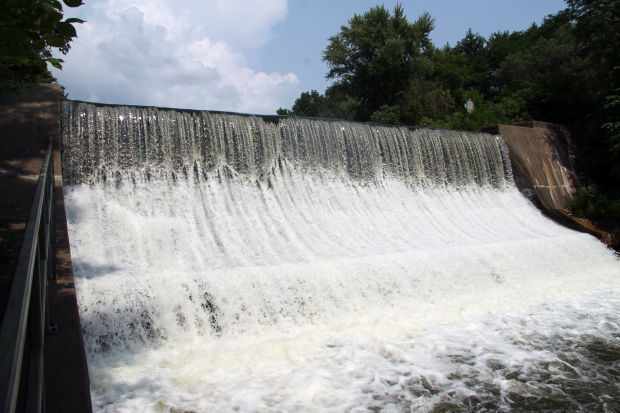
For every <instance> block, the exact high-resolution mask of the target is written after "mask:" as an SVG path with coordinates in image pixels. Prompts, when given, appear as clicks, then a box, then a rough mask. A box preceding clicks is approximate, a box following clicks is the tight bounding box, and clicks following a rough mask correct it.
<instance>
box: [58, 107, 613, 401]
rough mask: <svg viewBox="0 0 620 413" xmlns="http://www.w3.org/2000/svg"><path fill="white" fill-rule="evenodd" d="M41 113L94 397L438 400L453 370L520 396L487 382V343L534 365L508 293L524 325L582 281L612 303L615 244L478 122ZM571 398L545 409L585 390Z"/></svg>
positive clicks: (567, 298) (452, 384)
mask: <svg viewBox="0 0 620 413" xmlns="http://www.w3.org/2000/svg"><path fill="white" fill-rule="evenodd" d="M62 113H63V115H62V145H63V154H62V162H63V182H64V186H65V196H66V205H67V215H68V221H69V233H70V241H71V253H72V257H73V265H74V271H75V274H76V284H77V289H78V300H79V307H80V315H81V320H82V326H83V330H84V338H85V342H86V347H87V352H88V355H89V363H90V366H91V367H90V368H91V376H92V377H91V378H92V380H93V400H94V401H95V406H96V408H97V409H100V410H102V411H103V410H109V411H116V410H119V409H120V410H122V409H123V408H129V409H131V406H134V407H135V406H142V407H144V403H146V405H147V406H150V407H148V408H147V410H149V409H151V408H152V410H153V411H184V409H185V410H186V411H213V410H220V409H222V408H229V409H232V408H233V407H235V406H236V407H237V408H238V410H242V411H256V410H259V411H291V410H328V411H329V410H332V411H343V410H350V409H353V408H354V407H356V406H357V407H359V406H365V408H366V409H369V410H372V409H384V408H387V407H388V406H396V407H398V408H402V409H409V408H412V407H414V408H429V409H430V408H431V407H432V406H435V405H438V406H441V403H444V404H445V406H448V407H446V408H448V409H450V408H454V409H458V408H465V407H467V406H468V404H467V403H471V400H470V399H468V397H470V396H471V394H469V393H467V391H464V390H463V389H464V388H466V389H469V391H471V392H473V393H474V394H476V395H477V396H476V397H478V399H479V400H481V401H482V402H484V401H487V402H488V403H489V404H488V405H487V407H488V408H489V409H491V410H495V409H503V408H510V407H513V408H522V409H526V410H527V408H528V406H530V405H528V404H527V403H528V401H529V400H535V399H536V397H538V398H540V397H543V396H541V395H540V394H539V393H536V391H538V390H536V391H534V390H531V389H529V390H528V389H526V390H523V389H521V390H523V392H524V394H526V395H525V396H523V398H522V399H519V400H521V402H522V403H525V404H520V405H519V404H517V405H512V404H511V403H512V400H513V399H510V398H508V399H506V398H505V397H504V396H501V397H500V396H498V394H503V393H502V392H504V391H505V392H508V393H510V392H513V393H514V392H517V393H518V392H519V390H518V389H517V388H516V387H514V386H516V384H515V383H513V384H507V383H508V382H509V381H510V380H512V379H510V368H511V367H510V366H509V365H508V364H510V363H508V364H506V361H505V356H501V354H503V353H502V352H508V353H510V357H515V360H517V361H515V363H517V364H518V363H521V364H523V363H526V364H527V363H533V364H536V363H539V364H540V363H543V361H541V360H540V359H536V360H535V361H531V360H529V359H527V357H524V356H523V354H525V352H527V351H528V350H524V349H523V348H520V347H519V345H520V344H519V343H520V342H521V341H523V340H525V342H526V343H527V344H524V346H526V347H527V346H530V347H531V346H533V344H531V343H530V342H529V341H527V340H528V339H527V338H523V337H526V336H527V337H530V336H528V335H527V334H530V333H531V329H532V328H534V327H532V326H527V327H524V325H525V324H523V318H520V317H522V316H521V315H518V312H519V311H523V309H524V308H530V307H528V306H543V307H541V308H546V310H544V311H542V310H541V312H540V314H545V315H544V316H541V317H543V318H544V319H541V320H540V325H541V326H543V328H545V329H548V331H546V332H545V334H543V336H542V338H541V339H540V342H544V343H546V342H547V341H545V340H552V337H555V334H556V333H557V331H556V330H554V329H557V328H560V327H557V323H556V322H555V321H554V320H556V319H563V318H564V317H566V314H567V313H570V312H571V311H577V310H575V309H573V307H571V306H570V305H569V304H566V303H569V302H575V300H576V299H575V298H574V297H576V296H581V294H584V291H588V292H590V291H593V292H592V294H595V295H596V294H599V293H600V294H602V295H601V296H597V297H598V298H596V299H593V298H592V296H591V295H588V296H587V298H584V299H583V300H584V302H587V303H589V304H588V305H592V306H595V307H596V309H597V311H599V313H601V314H603V315H601V316H600V317H601V319H600V320H599V321H600V322H607V323H612V324H613V323H617V321H618V320H617V318H616V317H615V316H613V315H610V314H614V313H617V311H615V310H616V309H617V308H618V302H617V300H616V299H615V298H614V294H611V295H610V293H609V291H616V290H614V288H617V278H618V270H619V267H618V261H617V259H616V258H615V257H614V256H613V254H611V253H610V252H609V251H608V250H607V249H605V248H604V247H603V246H602V245H600V244H599V243H598V242H597V241H596V240H594V239H593V238H592V237H590V236H588V235H584V234H578V233H575V232H573V231H570V230H568V229H565V228H562V227H560V226H558V225H556V224H554V223H553V222H551V221H549V220H548V219H546V218H545V217H544V216H542V215H541V214H540V213H539V212H538V211H537V210H536V209H535V208H534V207H533V206H532V205H531V204H530V203H529V202H528V201H527V200H526V199H525V198H524V197H523V196H522V195H521V194H520V193H519V192H518V190H517V189H516V188H515V186H514V183H513V178H512V173H511V168H510V160H509V157H508V152H507V149H506V146H505V145H504V143H503V141H502V139H501V137H499V136H492V135H488V134H483V133H471V132H459V131H445V130H432V129H421V128H418V129H416V128H406V127H389V126H379V125H372V124H361V123H355V122H346V121H333V120H315V119H305V118H294V117H283V118H277V117H271V118H267V117H257V116H246V115H238V114H226V113H213V112H206V111H180V110H172V109H158V108H146V107H125V106H106V105H96V104H89V103H83V102H72V101H66V102H64V103H63V109H62ZM601 291H604V293H603V292H601ZM588 294H589V293H588ZM588 300H589V301H588ZM577 301H578V300H577ZM550 302H553V303H556V302H561V303H563V304H557V305H551V308H553V309H554V310H549V311H547V310H548V308H549V307H544V306H545V305H548V303H550ZM546 303H547V304H546ZM601 303H605V306H607V307H604V308H603V307H601V306H602V305H603V304H601ZM584 306H585V304H584ZM531 308H534V307H531ZM588 308H590V307H588ZM601 308H602V309H601ZM532 311H533V310H532ZM545 311H547V312H545ZM498 312H499V313H501V314H505V316H504V317H503V318H502V321H501V322H502V323H506V325H507V326H504V327H501V328H499V329H500V330H503V329H504V328H506V330H505V331H506V333H502V334H504V335H503V336H502V334H495V333H492V332H493V331H498V327H497V326H496V324H493V323H496V322H497V320H496V319H495V318H492V317H491V316H490V315H492V314H497V313H498ZM594 312H596V311H594ZM530 314H531V313H530ZM588 314H593V312H592V311H589V312H588ZM597 314H598V313H597ZM489 317H491V318H489ZM463 320H469V321H467V322H464V321H463ZM471 320H476V321H471ZM491 320H494V321H491ZM601 320H602V321H601ZM469 322H471V323H473V324H469V325H471V326H473V327H471V328H472V329H473V330H472V332H471V334H465V333H464V332H463V330H461V329H460V327H458V326H460V325H461V324H462V323H465V324H467V323H469ZM476 323H478V324H476ZM589 325H590V324H588V326H589ZM613 325H614V326H615V327H613V326H612V327H609V328H608V330H609V331H608V335H609V337H612V336H613V335H614V334H616V333H617V328H616V327H617V324H613ZM434 326H441V327H437V329H435V327H434ZM580 328H582V327H580V326H577V327H575V326H572V327H571V326H566V329H568V330H570V331H578V330H579V329H580ZM583 328H584V329H585V327H583ZM534 329H535V328H534ZM575 329H577V330H575ZM509 330H510V331H513V330H514V331H515V333H514V334H515V335H516V336H517V337H516V338H515V337H513V336H510V337H508V336H509V335H510V334H508V333H507V331H509ZM584 331H585V330H584ZM614 331H615V333H614ZM429 334H430V335H435V339H434V340H435V341H433V340H430V341H429V340H428V337H430V336H429ZM511 334H512V333H511ZM520 334H523V337H522V336H521V335H520ZM584 334H585V333H584ZM588 334H589V333H588ZM605 334H607V333H605ZM473 337H480V338H479V340H480V342H476V341H475V340H474V338H473ZM550 337H551V338H550ZM605 337H607V336H605ZM605 339H606V338H605ZM468 340H469V341H471V342H469V341H468ZM520 340H521V341H520ZM465 342H467V343H469V344H468V346H470V347H468V348H463V343H465ZM433 343H442V344H441V348H435V347H434V345H435V344H433ZM480 343H482V344H480ZM506 343H512V344H510V345H508V344H506ZM545 345H546V344H543V347H544V346H545ZM567 345H568V344H567ZM476 346H478V347H476ZM480 346H482V347H484V348H485V349H486V350H485V351H478V350H480V348H481V347H480ZM485 346H486V347H485ZM510 346H513V347H514V348H512V347H511V348H508V347H510ZM442 349H443V350H442ZM476 349H478V350H476ZM450 354H453V355H454V354H457V355H458V354H460V355H462V356H463V357H465V359H466V360H469V361H465V362H463V363H465V364H464V366H469V367H468V368H471V369H472V370H473V373H472V372H464V371H463V368H462V366H461V367H459V363H457V361H455V360H456V359H450V356H449V355H450ZM489 354H496V355H498V356H497V357H495V358H493V357H492V358H493V359H494V360H495V359H497V360H499V361H498V363H499V364H498V366H500V367H497V368H496V369H494V368H493V367H488V366H487V365H486V364H485V363H486V362H487V361H488V359H485V357H488V355H489ZM168 356H170V357H171V358H172V360H173V361H167V360H169V358H168ZM455 357H456V356H455ZM458 357H461V356H458ZM458 357H457V358H458ZM468 357H469V358H468ZM506 357H508V356H506ZM541 357H542V356H541ZM534 358H536V357H534ZM543 358H544V357H543ZM465 359H462V360H465ZM502 360H504V361H502ZM547 361H548V360H547ZM547 361H544V362H547ZM502 363H504V364H502ZM479 364H480V365H479ZM483 364H484V366H486V367H480V366H482V365H483ZM539 364H536V366H539ZM93 366H94V367H93ZM501 366H504V367H505V368H504V367H501ZM528 366H529V367H528V368H534V367H531V365H530V364H528ZM502 368H504V370H502ZM524 368H525V367H524ZM541 368H542V367H541ZM368 369H370V370H371V371H368ZM560 369H561V368H560ZM455 370H457V371H456V373H455ZM309 372H312V373H309ZM451 374H452V375H451ZM570 374H572V373H570V372H565V371H562V372H560V373H558V375H560V376H562V375H570ZM316 375H318V376H319V377H323V375H324V377H323V378H319V379H317V378H316ZM586 379H587V380H590V379H591V378H584V379H583V380H586ZM468 380H469V381H468ZM502 380H504V381H502ZM587 380H586V381H587ZM308 383H309V384H308ZM407 383H409V384H407ZM425 383H426V384H425ZM467 383H469V384H467ZM396 384H398V386H400V387H398V389H400V390H398V389H397V386H396ZM395 386H396V387H395ZM502 386H503V387H502ZM510 386H513V387H514V388H513V387H510ZM128 389H129V390H128ZM403 389H404V390H403ZM455 389H457V390H455ZM458 389H460V390H458ZM498 389H499V390H498ZM515 389H516V390H515ZM605 391H606V392H607V393H605V394H609V392H613V389H612V390H605ZM136 394H138V395H139V396H136ZM468 394H469V396H468ZM510 394H512V393H510ZM519 394H521V393H519ZM532 394H534V396H532ZM555 395H557V394H555V393H553V391H550V393H549V394H547V396H548V397H550V398H551V399H552V400H556V399H554V398H553V397H555ZM547 396H545V397H547ZM560 399H561V397H560ZM467 400H470V401H469V402H468V401H467ZM571 400H572V399H571ZM132 403H138V404H132ZM140 403H142V404H140ZM149 403H150V404H149ZM416 403H417V404H416ZM438 403H439V404H438ZM446 403H447V404H446ZM558 403H559V402H558ZM575 403H577V404H572V405H571V404H570V403H569V404H567V405H561V404H560V405H558V406H560V407H561V408H568V409H569V410H570V409H571V408H575V406H577V407H579V408H582V407H583V406H597V405H596V403H598V402H596V401H593V402H592V403H594V404H592V405H590V404H587V403H589V402H587V403H586V402H575ZM416 406H417V407H416ZM450 406H451V407H450ZM532 406H535V404H532V405H531V406H530V407H532ZM470 407H471V406H470ZM360 411H363V409H362V410H360Z"/></svg>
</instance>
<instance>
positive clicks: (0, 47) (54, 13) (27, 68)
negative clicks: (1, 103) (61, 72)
mask: <svg viewBox="0 0 620 413" xmlns="http://www.w3.org/2000/svg"><path fill="white" fill-rule="evenodd" d="M63 2H64V4H65V5H66V6H69V7H78V6H80V5H81V4H82V0H63ZM62 8H63V6H62V3H60V2H59V1H58V0H4V1H2V2H1V3H0V91H12V90H16V89H17V88H19V86H20V85H22V84H24V83H31V82H51V81H52V80H53V77H52V75H51V73H50V72H49V70H48V67H47V63H49V64H51V65H52V66H54V67H56V68H58V69H61V68H62V62H63V61H62V59H59V58H56V57H53V56H52V50H53V49H58V51H60V52H61V53H63V54H66V53H67V52H68V51H69V48H70V46H69V43H70V42H71V39H73V38H74V37H76V36H77V33H76V31H75V27H74V26H73V25H74V24H76V23H83V20H81V19H77V18H68V19H63V10H62Z"/></svg>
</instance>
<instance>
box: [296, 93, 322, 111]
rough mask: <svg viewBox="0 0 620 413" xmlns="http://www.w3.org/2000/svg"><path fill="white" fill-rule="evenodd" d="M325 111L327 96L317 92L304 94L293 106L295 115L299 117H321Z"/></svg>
mask: <svg viewBox="0 0 620 413" xmlns="http://www.w3.org/2000/svg"><path fill="white" fill-rule="evenodd" d="M325 110H326V99H325V96H323V95H321V94H320V93H319V92H317V91H316V90H312V91H310V92H303V93H302V94H301V96H300V97H299V99H297V100H296V101H295V104H294V105H293V113H294V114H295V115H298V116H310V117H321V116H323V115H324V113H325Z"/></svg>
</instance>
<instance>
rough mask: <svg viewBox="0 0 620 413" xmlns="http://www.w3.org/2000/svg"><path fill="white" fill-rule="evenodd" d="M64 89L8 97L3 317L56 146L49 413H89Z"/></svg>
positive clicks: (2, 137)
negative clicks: (69, 207)
mask: <svg viewBox="0 0 620 413" xmlns="http://www.w3.org/2000/svg"><path fill="white" fill-rule="evenodd" d="M61 96H62V94H61V90H60V87H59V86H58V85H32V86H30V87H29V88H28V89H26V90H25V91H24V92H23V93H18V94H11V95H6V94H4V95H0V193H1V194H2V195H1V196H0V242H1V243H2V245H1V247H2V248H1V253H2V256H0V314H2V315H4V307H5V304H6V299H7V296H8V292H9V289H10V286H11V283H12V281H13V276H14V271H15V264H16V260H17V256H18V254H19V248H20V246H21V243H22V238H23V233H24V230H25V228H26V222H27V221H28V216H29V213H30V209H31V207H32V202H33V199H34V193H35V189H36V185H37V181H38V178H39V172H40V170H41V166H42V164H43V157H44V155H45V152H46V150H47V148H48V145H49V142H50V141H51V142H52V143H53V148H54V154H53V159H54V177H55V187H54V196H55V205H54V212H55V214H56V223H55V224H56V225H55V237H56V246H57V253H56V270H57V274H58V278H57V280H50V281H48V300H49V302H50V306H49V318H50V322H51V323H54V324H56V325H57V327H58V333H57V334H54V335H46V337H45V383H46V390H45V392H46V394H45V396H46V410H47V411H48V412H89V411H91V410H92V407H91V398H90V383H89V377H88V369H87V365H86V355H85V353H84V344H83V339H82V329H81V324H80V319H79V312H78V308H77V301H76V296H75V284H74V280H73V269H72V265H71V254H70V252H69V239H68V235H67V219H66V216H65V208H64V198H63V191H62V182H61V177H62V172H61V163H60V99H61Z"/></svg>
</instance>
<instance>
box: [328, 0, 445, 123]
mask: <svg viewBox="0 0 620 413" xmlns="http://www.w3.org/2000/svg"><path fill="white" fill-rule="evenodd" d="M433 28H434V19H433V18H431V16H430V14H428V13H424V14H422V15H421V16H420V17H419V18H418V20H416V21H415V22H414V23H410V22H409V21H408V20H407V18H406V17H405V15H404V11H403V8H402V6H401V5H400V4H398V5H396V7H394V13H393V14H390V12H389V11H388V10H386V9H385V7H383V6H378V7H375V8H373V9H370V10H369V11H368V12H366V13H364V14H363V15H361V16H360V15H357V14H356V15H354V16H353V18H351V19H350V20H349V24H348V26H342V27H341V28H340V33H338V34H337V35H335V36H332V37H331V38H330V39H329V44H328V46H327V48H326V49H325V51H324V52H323V60H324V61H325V62H326V63H327V65H328V66H329V72H328V73H327V77H328V78H330V79H335V80H336V83H337V84H339V85H340V86H341V87H342V88H343V89H344V90H345V91H346V94H347V95H349V96H351V97H352V98H354V99H356V100H357V101H358V102H359V107H358V110H357V113H356V115H355V118H356V119H357V120H368V119H369V118H370V116H371V114H372V113H374V112H376V111H377V110H378V109H379V108H380V107H382V106H384V105H391V104H393V103H394V101H395V100H396V99H397V97H398V96H399V95H400V93H401V92H402V91H403V90H405V89H406V88H407V86H408V84H409V81H410V79H411V77H412V76H413V75H414V74H415V72H416V63H417V62H419V61H420V59H421V58H422V56H423V54H424V53H425V52H426V51H427V50H428V49H429V48H432V44H431V41H430V38H429V34H430V32H431V31H432V30H433Z"/></svg>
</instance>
